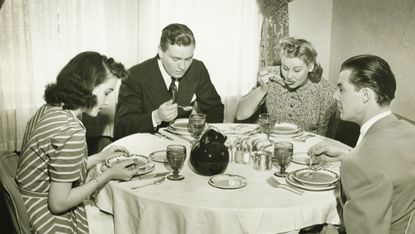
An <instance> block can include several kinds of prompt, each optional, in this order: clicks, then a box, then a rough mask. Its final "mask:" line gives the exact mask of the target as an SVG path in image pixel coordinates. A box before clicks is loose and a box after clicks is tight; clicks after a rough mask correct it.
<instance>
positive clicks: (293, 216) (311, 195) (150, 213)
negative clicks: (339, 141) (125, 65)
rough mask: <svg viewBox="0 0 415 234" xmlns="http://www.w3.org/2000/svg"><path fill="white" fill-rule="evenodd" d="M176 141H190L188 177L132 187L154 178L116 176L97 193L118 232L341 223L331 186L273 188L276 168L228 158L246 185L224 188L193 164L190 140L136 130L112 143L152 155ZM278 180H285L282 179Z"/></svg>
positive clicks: (302, 147)
mask: <svg viewBox="0 0 415 234" xmlns="http://www.w3.org/2000/svg"><path fill="white" fill-rule="evenodd" d="M217 126H218V127H221V128H224V127H229V126H231V125H217ZM166 135H168V134H167V133H166ZM169 136H172V138H175V137H174V135H169ZM284 140H288V139H284ZM322 140H324V138H323V137H319V136H317V137H313V138H309V139H308V140H307V141H306V142H305V143H302V142H295V141H293V142H294V152H305V151H306V150H307V149H308V148H309V147H310V146H311V145H313V144H315V143H317V142H319V141H322ZM172 143H179V144H183V145H186V146H187V159H186V163H185V166H184V168H183V170H182V171H181V172H180V174H182V175H184V176H185V179H184V180H181V181H170V180H166V182H164V183H162V184H160V185H150V186H145V187H142V188H139V189H136V190H132V189H130V188H131V187H133V186H137V185H140V184H142V183H147V182H148V181H149V180H150V179H148V180H145V181H140V180H133V181H130V182H123V183H119V182H117V181H112V182H110V183H108V185H107V186H105V187H104V188H103V189H102V191H101V192H100V193H99V195H98V199H97V206H98V207H99V208H100V209H102V210H104V211H107V212H109V213H112V214H113V215H114V228H115V233H149V234H156V233H169V234H174V233H180V234H182V233H189V234H197V233H215V234H218V233H226V234H227V233H279V232H287V231H291V230H298V229H301V228H303V227H307V226H310V225H314V224H320V223H331V224H339V223H340V220H339V217H338V214H337V211H336V200H335V196H334V191H333V190H329V191H319V192H312V191H305V192H304V194H303V195H297V194H295V193H292V192H289V191H287V190H284V189H281V188H275V187H273V186H271V185H270V184H269V183H268V182H267V180H268V179H269V178H270V177H272V174H273V173H274V172H275V171H276V170H277V168H273V169H272V170H268V171H257V170H254V169H253V168H252V166H250V165H242V164H235V163H230V164H229V166H228V168H227V169H226V171H225V173H230V174H238V175H241V176H243V177H245V178H246V179H247V181H248V185H247V186H246V187H244V188H241V189H236V190H223V189H218V188H215V187H212V186H210V185H209V184H208V180H209V178H210V177H208V176H201V175H198V174H196V173H194V172H193V171H192V170H191V169H190V167H189V165H188V164H189V160H188V158H189V155H190V143H188V142H186V141H184V140H182V139H180V138H177V137H176V138H175V141H171V140H168V139H163V138H160V137H158V136H155V135H151V134H135V135H131V136H128V137H125V138H122V139H120V140H118V141H116V142H114V143H113V144H116V145H123V146H125V147H127V148H128V149H129V150H130V152H131V153H136V154H142V155H146V156H148V155H149V154H150V153H152V152H154V151H157V150H164V149H166V147H167V145H169V144H172ZM338 166H339V163H331V164H330V168H329V169H331V170H333V171H337V172H338ZM302 167H305V166H304V165H300V164H295V163H291V164H290V165H289V167H288V171H293V170H296V169H299V168H302ZM163 171H167V169H166V167H165V166H164V165H163V164H162V163H156V166H155V172H163ZM280 182H285V181H284V179H280Z"/></svg>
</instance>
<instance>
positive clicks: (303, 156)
mask: <svg viewBox="0 0 415 234" xmlns="http://www.w3.org/2000/svg"><path fill="white" fill-rule="evenodd" d="M291 162H294V163H298V164H302V165H309V164H310V156H308V155H307V152H297V153H294V154H293V156H292V158H291ZM312 163H313V165H315V164H317V161H313V162H312Z"/></svg>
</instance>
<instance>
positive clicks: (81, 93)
mask: <svg viewBox="0 0 415 234" xmlns="http://www.w3.org/2000/svg"><path fill="white" fill-rule="evenodd" d="M109 73H111V74H113V75H114V76H115V77H117V78H124V77H126V76H127V71H126V70H125V68H124V66H123V65H122V64H121V63H117V62H115V61H114V59H112V58H107V57H105V56H104V55H101V54H99V53H97V52H92V51H87V52H82V53H80V54H78V55H76V56H75V57H74V58H72V59H71V60H70V61H69V63H68V64H66V66H65V67H64V68H63V69H62V70H61V71H60V72H59V74H58V77H57V78H56V83H53V84H48V85H47V86H46V90H45V96H44V98H45V101H46V103H48V104H49V105H53V106H62V108H63V109H69V110H74V109H78V108H91V107H93V106H95V104H96V97H95V95H93V94H92V91H93V90H94V88H95V87H96V86H98V85H100V84H102V83H103V82H104V81H105V80H106V79H107V78H108V74H109Z"/></svg>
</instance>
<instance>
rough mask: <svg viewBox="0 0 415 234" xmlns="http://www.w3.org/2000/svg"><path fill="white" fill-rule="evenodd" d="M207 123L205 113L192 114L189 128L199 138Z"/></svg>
mask: <svg viewBox="0 0 415 234" xmlns="http://www.w3.org/2000/svg"><path fill="white" fill-rule="evenodd" d="M205 124H206V115H205V114H191V115H190V117H189V128H190V132H191V133H192V136H193V137H194V138H195V139H196V140H198V139H199V137H200V134H201V133H202V132H203V129H204V128H205Z"/></svg>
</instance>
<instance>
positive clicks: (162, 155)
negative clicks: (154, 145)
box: [150, 150, 167, 163]
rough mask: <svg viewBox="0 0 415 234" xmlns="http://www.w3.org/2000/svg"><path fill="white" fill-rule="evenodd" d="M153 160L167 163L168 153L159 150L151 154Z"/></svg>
mask: <svg viewBox="0 0 415 234" xmlns="http://www.w3.org/2000/svg"><path fill="white" fill-rule="evenodd" d="M150 158H151V160H153V161H154V162H160V163H166V162H167V151H166V150H159V151H155V152H153V153H151V154H150Z"/></svg>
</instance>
